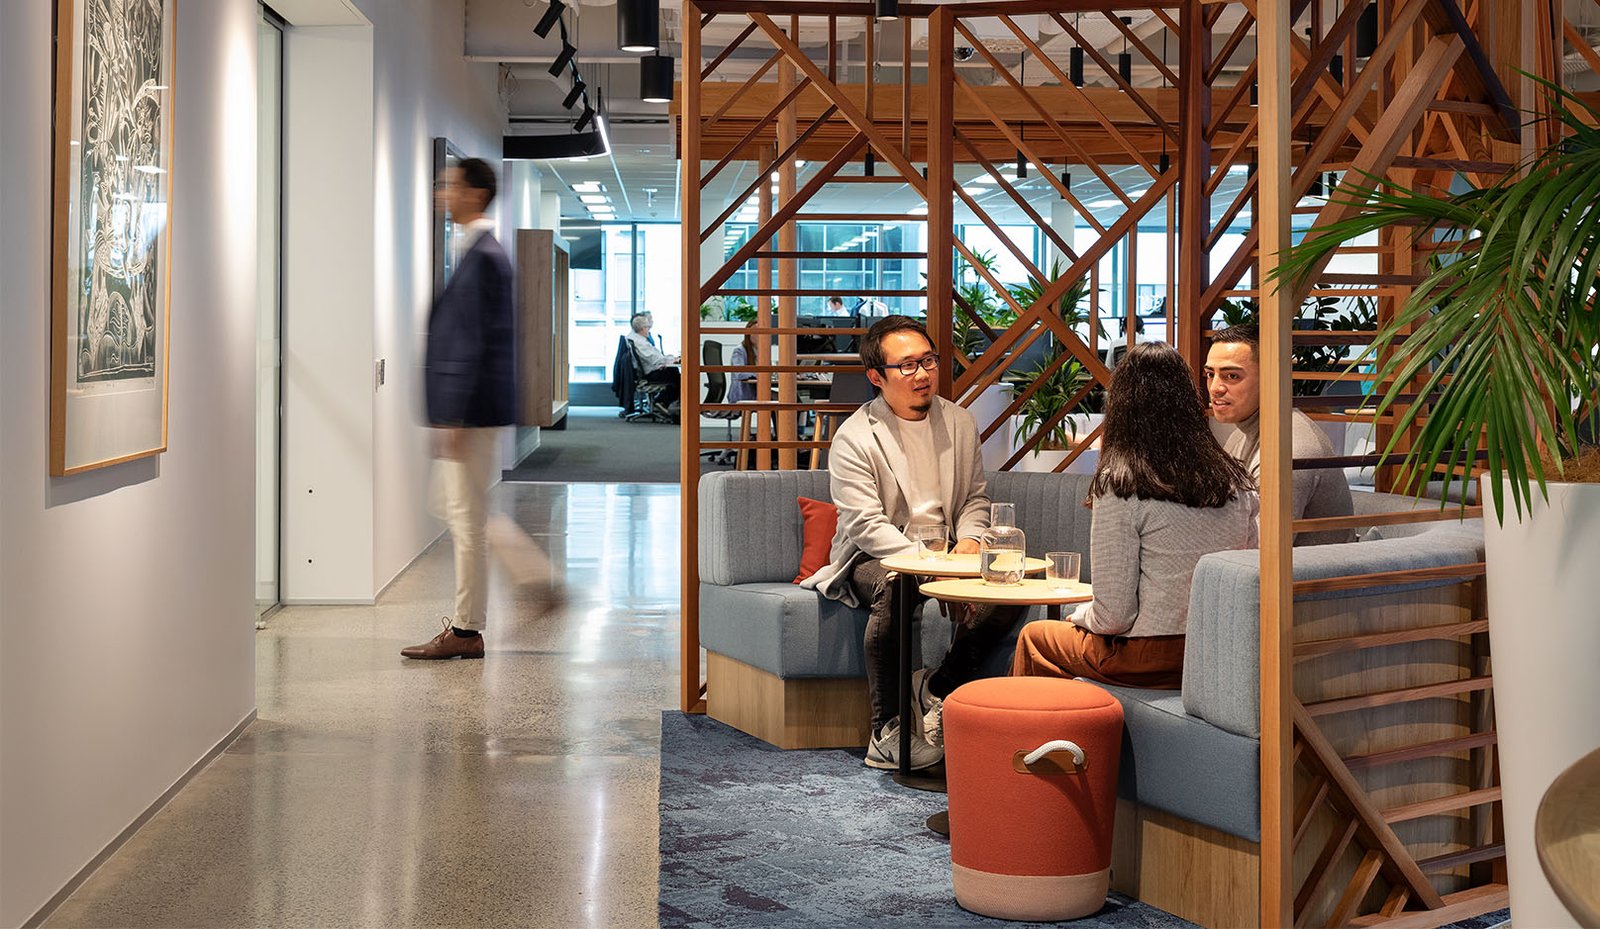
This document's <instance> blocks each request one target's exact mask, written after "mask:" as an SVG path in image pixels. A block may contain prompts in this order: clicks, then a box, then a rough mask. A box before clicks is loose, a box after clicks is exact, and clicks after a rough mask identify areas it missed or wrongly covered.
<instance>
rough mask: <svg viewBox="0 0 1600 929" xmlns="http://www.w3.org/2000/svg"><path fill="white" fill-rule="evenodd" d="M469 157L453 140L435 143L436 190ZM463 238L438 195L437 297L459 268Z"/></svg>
mask: <svg viewBox="0 0 1600 929" xmlns="http://www.w3.org/2000/svg"><path fill="white" fill-rule="evenodd" d="M465 157H466V156H465V155H463V154H461V150H460V149H459V148H456V147H455V146H454V145H452V144H450V140H449V139H446V138H444V137H443V136H436V137H434V140H433V182H434V185H435V188H434V189H435V191H437V189H438V188H437V185H438V183H439V177H440V176H441V175H443V174H444V172H445V170H446V169H447V168H454V167H456V166H457V165H459V164H461V159H463V158H465ZM460 235H461V227H460V226H459V225H457V224H456V222H455V220H454V219H453V218H452V217H451V216H450V211H449V210H447V209H445V208H444V204H442V203H440V202H439V197H438V196H437V193H436V194H435V196H434V198H433V296H434V297H435V298H436V299H437V298H438V296H439V295H440V294H442V293H444V285H445V282H446V281H448V280H450V274H451V272H453V271H454V270H455V268H456V241H457V237H458V236H460Z"/></svg>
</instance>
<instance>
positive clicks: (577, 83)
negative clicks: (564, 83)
mask: <svg viewBox="0 0 1600 929" xmlns="http://www.w3.org/2000/svg"><path fill="white" fill-rule="evenodd" d="M587 89H588V85H587V84H585V83H584V82H583V77H582V75H574V76H573V78H572V89H571V90H569V91H567V96H566V97H565V98H564V99H562V101H561V105H562V106H563V107H565V108H567V109H569V110H570V109H572V108H573V107H574V106H576V105H577V103H578V98H580V97H582V96H583V92H584V91H585V90H587Z"/></svg>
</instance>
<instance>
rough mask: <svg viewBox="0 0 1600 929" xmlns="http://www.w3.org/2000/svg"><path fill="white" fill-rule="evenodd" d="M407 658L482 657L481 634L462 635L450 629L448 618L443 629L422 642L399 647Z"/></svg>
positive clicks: (432, 659) (433, 659)
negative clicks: (407, 646)
mask: <svg viewBox="0 0 1600 929" xmlns="http://www.w3.org/2000/svg"><path fill="white" fill-rule="evenodd" d="M400 654H401V655H403V656H405V657H407V658H420V659H422V660H424V661H436V660H439V659H442V658H482V657H483V636H481V635H475V636H471V637H462V636H459V635H456V634H455V633H454V632H451V631H450V620H448V619H446V620H445V621H444V631H443V632H441V633H439V634H438V635H436V636H434V637H433V638H431V639H429V640H428V641H426V642H424V643H422V644H421V645H413V646H411V647H409V648H402V649H400Z"/></svg>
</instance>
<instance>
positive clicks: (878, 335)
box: [860, 316, 933, 371]
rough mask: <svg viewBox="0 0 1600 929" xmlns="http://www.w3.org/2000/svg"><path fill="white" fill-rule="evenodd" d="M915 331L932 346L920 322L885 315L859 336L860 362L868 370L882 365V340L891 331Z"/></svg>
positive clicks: (883, 363)
mask: <svg viewBox="0 0 1600 929" xmlns="http://www.w3.org/2000/svg"><path fill="white" fill-rule="evenodd" d="M896 332H915V333H916V334H917V335H920V336H922V337H923V338H924V339H927V341H928V347H929V348H932V347H933V339H931V338H929V336H928V330H927V329H925V328H923V326H922V323H919V322H917V321H916V320H914V319H912V318H911V317H909V316H885V317H884V318H882V319H880V320H878V321H877V322H875V323H873V324H872V328H871V329H868V330H867V334H866V335H864V336H862V337H861V348H860V352H861V363H862V364H863V365H865V366H866V369H867V370H868V371H872V370H875V369H877V368H881V367H883V366H884V365H885V364H887V362H886V361H885V360H884V357H883V340H884V339H885V338H887V337H888V336H889V335H891V334H892V333H896Z"/></svg>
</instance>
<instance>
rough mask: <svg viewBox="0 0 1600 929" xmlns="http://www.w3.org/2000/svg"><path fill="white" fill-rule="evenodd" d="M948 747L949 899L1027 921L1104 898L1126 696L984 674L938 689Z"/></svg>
mask: <svg viewBox="0 0 1600 929" xmlns="http://www.w3.org/2000/svg"><path fill="white" fill-rule="evenodd" d="M1052 743H1055V744H1052ZM944 745H945V760H944V764H945V774H946V777H947V779H948V781H949V790H950V866H951V872H952V875H951V878H952V882H953V883H954V884H955V892H956V902H957V903H959V904H961V906H962V907H963V908H965V909H968V910H971V911H972V912H974V913H981V914H983V915H985V916H993V917H996V918H999V919H1016V920H1029V921H1034V922H1048V921H1054V920H1059V919H1077V918H1078V917H1081V916H1088V915H1089V914H1091V913H1094V912H1096V911H1098V910H1099V909H1100V908H1101V907H1102V906H1104V905H1105V901H1106V893H1107V891H1108V890H1109V889H1110V883H1111V831H1112V830H1111V826H1112V819H1113V817H1114V816H1115V815H1116V808H1117V766H1118V762H1119V761H1120V760H1121V749H1122V705H1121V704H1120V703H1118V702H1117V701H1116V700H1115V699H1114V698H1113V697H1112V696H1111V695H1110V694H1108V693H1106V692H1105V691H1104V690H1102V689H1100V688H1099V687H1096V686H1095V685H1093V684H1088V683H1084V682H1082V681H1069V680H1064V679H1061V678H1048V677H996V678H986V679H983V680H978V681H973V682H972V683H970V684H964V685H962V686H961V687H959V688H957V689H956V690H955V692H953V693H951V694H950V696H948V697H946V698H945V701H944ZM1030 756H1035V757H1034V759H1033V760H1032V761H1031V763H1030V762H1029V761H1028V759H1029V757H1030Z"/></svg>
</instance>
